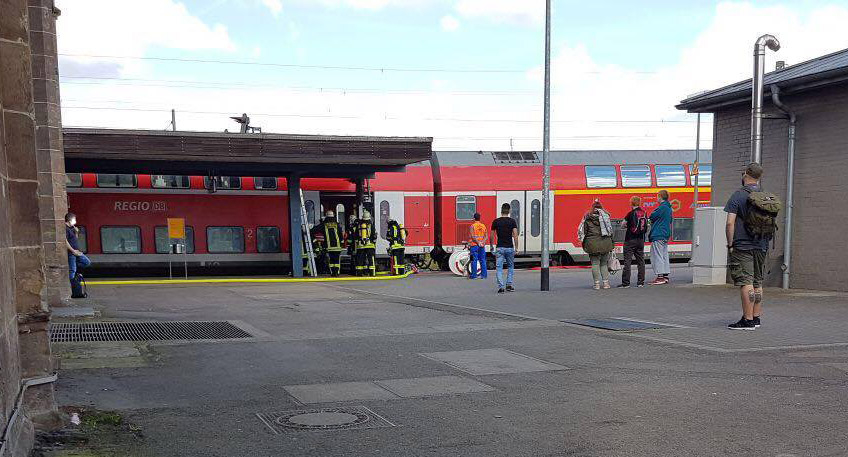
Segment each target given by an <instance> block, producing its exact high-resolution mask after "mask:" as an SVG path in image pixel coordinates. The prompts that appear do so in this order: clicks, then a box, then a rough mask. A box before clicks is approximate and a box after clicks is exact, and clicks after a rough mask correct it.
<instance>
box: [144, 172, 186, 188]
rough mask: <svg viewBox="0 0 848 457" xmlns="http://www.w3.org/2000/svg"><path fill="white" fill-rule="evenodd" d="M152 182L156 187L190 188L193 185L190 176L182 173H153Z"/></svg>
mask: <svg viewBox="0 0 848 457" xmlns="http://www.w3.org/2000/svg"><path fill="white" fill-rule="evenodd" d="M150 184H152V185H153V187H154V188H156V189H188V188H189V187H191V183H190V182H189V179H188V176H182V175H153V176H151V177H150Z"/></svg>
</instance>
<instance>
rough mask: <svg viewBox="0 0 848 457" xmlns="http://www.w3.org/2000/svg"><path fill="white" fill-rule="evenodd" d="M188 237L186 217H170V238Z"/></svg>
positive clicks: (181, 238)
mask: <svg viewBox="0 0 848 457" xmlns="http://www.w3.org/2000/svg"><path fill="white" fill-rule="evenodd" d="M185 237H186V232H185V219H183V218H177V217H169V218H168V238H171V239H175V240H183V239H185Z"/></svg>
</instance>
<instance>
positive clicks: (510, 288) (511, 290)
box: [506, 286, 515, 292]
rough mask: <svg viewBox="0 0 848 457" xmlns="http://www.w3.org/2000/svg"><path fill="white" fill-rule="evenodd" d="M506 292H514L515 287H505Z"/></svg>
mask: <svg viewBox="0 0 848 457" xmlns="http://www.w3.org/2000/svg"><path fill="white" fill-rule="evenodd" d="M506 291H507V292H515V287H512V286H506Z"/></svg>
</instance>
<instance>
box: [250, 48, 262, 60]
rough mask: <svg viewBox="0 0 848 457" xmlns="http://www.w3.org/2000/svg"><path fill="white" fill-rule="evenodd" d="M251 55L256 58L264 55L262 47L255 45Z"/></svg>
mask: <svg viewBox="0 0 848 457" xmlns="http://www.w3.org/2000/svg"><path fill="white" fill-rule="evenodd" d="M250 57H252V58H254V59H258V58H260V57H262V48H261V47H259V46H254V47H253V49H252V50H251V51H250Z"/></svg>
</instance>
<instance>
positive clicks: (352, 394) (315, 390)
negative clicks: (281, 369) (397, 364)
mask: <svg viewBox="0 0 848 457" xmlns="http://www.w3.org/2000/svg"><path fill="white" fill-rule="evenodd" d="M283 389H285V391H286V392H288V393H289V395H291V396H292V397H294V398H295V399H296V400H297V401H299V402H300V403H303V404H304V405H306V404H310V403H333V402H342V401H354V400H393V399H396V398H398V396H397V395H395V394H393V393H392V392H389V391H388V390H386V389H384V388H382V387H380V386H378V385H377V384H374V383H373V382H336V383H329V384H309V385H297V386H283Z"/></svg>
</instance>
